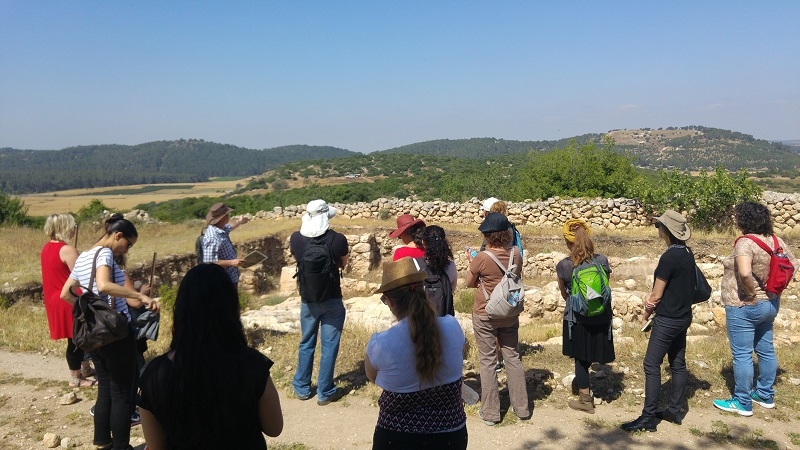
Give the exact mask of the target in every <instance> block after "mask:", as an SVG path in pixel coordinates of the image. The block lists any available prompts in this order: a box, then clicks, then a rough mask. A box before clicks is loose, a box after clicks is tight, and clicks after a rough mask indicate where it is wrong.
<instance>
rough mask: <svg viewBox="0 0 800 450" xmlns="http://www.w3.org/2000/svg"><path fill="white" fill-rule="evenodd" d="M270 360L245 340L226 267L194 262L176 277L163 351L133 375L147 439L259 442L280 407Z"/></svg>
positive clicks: (213, 444) (270, 431)
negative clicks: (139, 374)
mask: <svg viewBox="0 0 800 450" xmlns="http://www.w3.org/2000/svg"><path fill="white" fill-rule="evenodd" d="M270 367H272V361H270V359H269V358H267V357H266V356H264V355H262V354H261V353H259V352H258V351H257V350H255V349H252V348H250V347H248V345H247V340H246V339H245V335H244V329H243V328H242V322H241V319H240V316H239V295H238V293H237V291H236V288H235V287H234V285H233V283H232V282H231V279H230V277H229V276H228V274H227V273H226V272H225V270H224V269H223V268H222V267H220V266H218V265H216V264H200V265H198V266H196V267H194V268H192V269H191V270H190V271H189V272H188V273H187V274H186V276H185V277H184V278H183V281H181V285H180V287H179V288H178V295H177V298H176V299H175V313H174V319H173V326H172V342H171V343H170V346H169V352H167V353H166V354H164V355H161V356H159V357H157V358H155V359H153V361H151V362H150V364H148V366H147V367H146V368H145V371H144V373H143V374H142V378H141V380H140V386H141V399H140V401H139V412H140V414H141V416H142V427H143V430H144V437H145V440H146V441H147V446H148V448H149V449H150V450H162V449H187V450H188V449H203V448H207V449H221V448H237V449H266V448H267V445H266V442H265V441H264V436H263V434H262V432H263V433H266V434H267V435H268V436H272V437H274V436H278V435H279V434H280V433H281V431H282V430H283V414H282V413H281V403H280V399H279V398H278V391H277V390H276V389H275V385H274V384H273V382H272V378H271V377H270V374H269V370H270Z"/></svg>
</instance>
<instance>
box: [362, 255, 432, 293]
mask: <svg viewBox="0 0 800 450" xmlns="http://www.w3.org/2000/svg"><path fill="white" fill-rule="evenodd" d="M426 276H427V273H426V272H425V271H424V270H423V269H422V268H421V267H420V265H419V262H418V261H417V260H416V259H414V258H410V257H406V258H400V259H398V260H397V261H389V262H385V263H383V276H382V277H381V286H380V287H379V288H378V290H377V291H375V292H386V291H391V290H392V289H396V288H399V287H400V286H405V285H407V284H412V283H418V282H420V281H422V280H424V279H425V277H426Z"/></svg>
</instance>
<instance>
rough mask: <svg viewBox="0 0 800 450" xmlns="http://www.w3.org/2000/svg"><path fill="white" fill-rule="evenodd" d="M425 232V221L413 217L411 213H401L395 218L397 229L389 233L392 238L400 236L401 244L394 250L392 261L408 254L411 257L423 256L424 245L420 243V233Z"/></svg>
mask: <svg viewBox="0 0 800 450" xmlns="http://www.w3.org/2000/svg"><path fill="white" fill-rule="evenodd" d="M424 233H425V222H423V221H422V219H415V218H414V216H412V215H411V214H403V215H402V216H400V217H398V218H397V229H396V230H394V231H392V232H391V233H389V237H390V238H392V239H396V238H400V240H401V241H403V246H402V247H398V248H397V250H395V251H394V255H393V256H392V261H397V260H398V259H400V258H405V257H406V256H410V257H412V258H424V257H425V246H424V244H423V243H422V235H423V234H424Z"/></svg>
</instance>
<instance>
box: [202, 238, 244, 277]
mask: <svg viewBox="0 0 800 450" xmlns="http://www.w3.org/2000/svg"><path fill="white" fill-rule="evenodd" d="M230 232H231V225H230V224H225V227H223V228H219V227H217V226H214V225H209V226H208V228H206V232H205V234H203V262H204V263H213V262H217V261H227V260H231V259H236V249H234V248H233V243H231V238H230V235H229V233H230ZM224 269H225V271H226V272H228V276H229V277H231V281H233V284H236V283H238V282H239V268H238V267H225V268H224Z"/></svg>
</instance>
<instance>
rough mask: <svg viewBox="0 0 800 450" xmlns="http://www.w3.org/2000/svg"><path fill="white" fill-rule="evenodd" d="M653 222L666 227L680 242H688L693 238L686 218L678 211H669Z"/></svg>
mask: <svg viewBox="0 0 800 450" xmlns="http://www.w3.org/2000/svg"><path fill="white" fill-rule="evenodd" d="M653 220H654V221H655V222H657V223H660V224H661V225H663V226H665V227H666V228H667V229H668V230H669V232H670V233H672V235H673V236H675V239H678V240H679V241H686V240H689V238H690V237H692V230H691V229H690V228H689V224H688V223H686V218H685V217H683V216H682V215H681V213H679V212H678V211H673V210H671V209H668V210H666V211H664V214H662V215H660V216H658V217H656V218H655V219H653Z"/></svg>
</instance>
